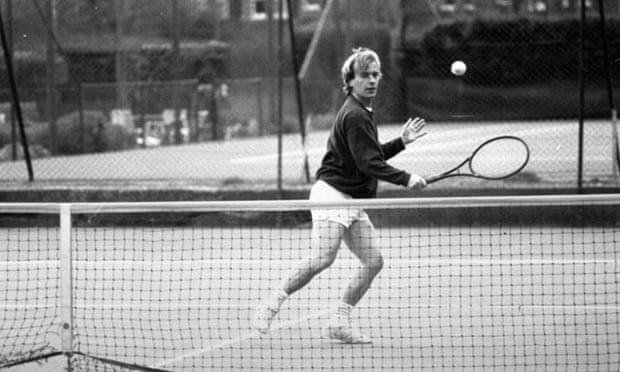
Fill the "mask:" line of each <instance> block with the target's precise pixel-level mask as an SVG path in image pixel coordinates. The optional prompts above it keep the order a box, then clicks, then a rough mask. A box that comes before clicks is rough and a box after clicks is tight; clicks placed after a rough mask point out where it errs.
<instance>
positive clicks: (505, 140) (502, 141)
mask: <svg viewBox="0 0 620 372" xmlns="http://www.w3.org/2000/svg"><path fill="white" fill-rule="evenodd" d="M529 160H530V149H529V147H528V146H527V143H525V141H523V140H522V139H521V138H519V137H515V136H499V137H495V138H491V139H489V140H487V141H485V142H483V143H482V144H480V146H478V147H477V148H476V149H475V150H474V151H473V152H472V153H471V155H470V156H468V157H467V158H466V159H465V160H463V161H462V162H461V163H460V164H459V165H457V166H456V167H454V168H452V169H450V170H448V171H446V172H443V173H440V174H438V175H435V176H429V177H426V178H425V180H426V183H427V184H430V183H433V182H437V181H439V180H443V179H446V178H450V177H474V178H480V179H484V180H502V179H505V178H508V177H511V176H514V175H515V174H517V173H519V172H520V171H521V170H522V169H523V168H525V166H526V165H527V162H528V161H529Z"/></svg>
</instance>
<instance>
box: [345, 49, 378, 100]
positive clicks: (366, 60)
mask: <svg viewBox="0 0 620 372" xmlns="http://www.w3.org/2000/svg"><path fill="white" fill-rule="evenodd" d="M373 62H376V63H377V64H378V65H379V67H381V60H380V59H379V56H378V55H377V53H376V52H375V51H374V50H372V49H369V48H362V47H359V48H355V49H353V53H352V54H351V55H350V56H349V58H347V60H346V61H344V63H343V64H342V69H341V75H342V83H343V84H344V86H343V87H342V90H343V91H344V93H345V94H346V95H347V96H348V95H349V94H351V90H352V88H351V86H349V82H350V81H351V80H353V78H355V72H356V71H357V72H361V71H365V70H366V69H368V66H369V65H370V64H371V63H373Z"/></svg>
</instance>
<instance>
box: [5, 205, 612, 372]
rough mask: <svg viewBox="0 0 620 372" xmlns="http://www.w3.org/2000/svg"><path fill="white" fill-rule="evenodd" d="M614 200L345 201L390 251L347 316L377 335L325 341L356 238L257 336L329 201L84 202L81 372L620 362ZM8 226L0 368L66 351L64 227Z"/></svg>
mask: <svg viewBox="0 0 620 372" xmlns="http://www.w3.org/2000/svg"><path fill="white" fill-rule="evenodd" d="M558 200H559V201H558ZM356 203H357V204H356ZM619 203H620V199H619V198H617V197H615V196H601V197H599V196H581V197H559V198H555V197H554V196H546V197H544V198H543V197H537V198H523V197H512V198H445V199H444V198H438V199H435V198H425V199H392V200H389V199H385V200H374V201H354V202H350V203H347V204H343V205H339V206H338V207H339V208H341V209H342V208H364V209H365V210H366V212H367V213H368V215H369V216H370V219H371V220H372V222H373V224H374V226H375V233H376V237H377V243H378V245H379V247H380V249H381V252H382V256H383V261H384V265H383V269H382V270H381V272H380V273H379V275H378V276H377V278H376V279H375V280H374V282H373V283H372V286H371V287H370V290H369V291H368V292H367V294H366V296H364V297H363V299H362V300H361V301H360V302H359V304H358V305H357V306H356V307H355V308H354V310H353V312H352V315H351V320H352V324H353V326H354V327H355V328H356V329H359V330H360V332H362V333H364V334H365V335H367V336H369V337H371V338H372V340H373V343H372V344H371V345H347V344H342V343H338V342H334V341H331V340H327V339H325V338H323V337H322V336H321V333H322V332H321V329H322V327H323V326H324V325H325V323H326V321H327V320H328V319H329V317H330V316H331V313H332V310H333V308H334V306H335V305H336V304H337V303H338V301H339V298H340V295H341V293H342V290H343V288H345V287H346V285H347V284H348V282H349V279H350V278H351V276H352V273H353V272H354V270H356V269H357V268H359V266H360V262H359V260H358V259H357V258H356V257H355V255H354V254H352V253H351V252H350V251H349V249H347V248H348V246H347V244H349V245H352V246H354V245H355V244H356V243H358V241H356V240H355V239H356V238H354V236H355V235H351V236H350V237H349V240H348V242H347V244H343V245H342V247H341V249H340V250H339V252H338V257H337V258H336V260H335V261H334V262H333V264H332V265H331V266H330V267H329V268H327V269H326V270H325V271H323V272H321V273H320V275H318V276H316V277H315V278H314V279H313V280H312V281H311V282H310V283H309V284H308V285H307V286H305V287H304V288H302V289H301V290H299V291H298V292H296V293H295V294H293V295H292V296H290V298H289V299H288V300H287V301H286V302H284V304H283V305H282V307H281V309H280V312H279V314H278V315H277V317H276V319H275V320H274V322H273V324H272V327H271V331H270V333H269V334H267V335H261V334H260V333H258V332H257V331H256V330H254V329H253V328H252V325H251V318H252V314H253V312H254V309H255V308H256V307H257V306H258V305H259V304H260V303H261V302H262V301H263V300H264V299H265V298H266V297H268V296H269V295H270V293H271V292H272V291H273V290H274V288H277V287H278V285H279V283H281V280H282V279H283V278H284V277H286V276H287V275H289V274H290V273H291V269H292V268H295V267H296V266H297V265H298V264H299V263H300V262H302V260H303V259H304V258H305V257H307V256H308V255H309V254H310V253H311V252H312V245H313V244H312V233H311V229H312V223H311V217H310V212H309V208H310V207H312V206H314V207H317V204H312V203H310V202H305V201H286V202H284V201H282V202H277V201H271V202H247V203H246V202H243V203H241V202H240V203H235V202H233V203H226V202H224V203H186V204H184V203H180V204H168V203H159V204H158V203H156V204H149V203H137V204H131V205H125V204H122V205H118V204H116V205H115V204H98V205H74V206H72V207H71V209H72V211H73V213H74V214H73V219H72V222H73V223H72V228H71V239H70V242H71V244H70V246H71V253H72V254H71V256H72V262H71V266H72V282H71V283H72V289H71V290H72V324H73V329H72V330H70V331H71V335H72V343H71V350H70V352H69V353H68V355H70V356H71V358H70V364H71V367H72V369H74V370H89V371H92V370H97V371H99V370H101V371H108V370H135V369H138V370H139V369H143V370H171V371H204V370H253V371H260V370H265V371H266V370H269V371H272V370H316V371H330V370H339V371H340V370H350V371H353V370H356V371H357V370H363V369H364V370H385V371H387V370H408V371H409V370H416V369H420V370H487V369H488V370H496V369H500V370H523V369H529V368H532V369H536V370H618V368H619V367H620V357H619V353H618V350H619V348H620V332H619V331H618V330H619V329H620V327H619V326H620V324H619V320H618V319H620V318H619V316H620V303H619V291H618V277H619V272H618V267H619V265H618V263H619V258H618V248H617V247H618V240H619V239H620V224H619V218H618V217H619V216H618V214H619V212H618V204H619ZM332 207H334V205H326V204H325V203H323V204H321V208H332ZM4 213H5V216H7V215H8V214H7V213H6V212H4ZM14 220H15V219H9V221H10V222H11V223H10V224H9V223H5V227H3V228H2V230H1V234H2V242H3V243H2V244H3V249H2V255H3V256H2V263H1V264H2V266H0V268H1V271H0V275H2V279H3V280H0V285H1V286H2V288H1V290H0V293H2V295H3V301H2V307H1V308H0V320H1V322H2V325H3V326H2V328H1V331H0V332H2V336H3V337H0V340H2V341H1V342H0V366H6V365H9V364H12V363H15V362H17V361H25V360H28V359H33V358H35V357H36V356H40V355H44V354H45V353H48V352H54V351H58V350H60V348H61V346H60V338H61V336H62V334H63V332H65V331H63V330H62V329H61V324H63V322H64V320H63V319H60V318H61V316H62V315H60V314H61V313H62V312H61V311H60V310H59V309H58V308H59V307H60V306H62V305H61V304H62V303H64V302H63V301H61V299H60V298H59V297H60V294H61V293H62V291H60V290H59V288H58V287H59V283H58V282H59V281H60V280H59V273H58V271H59V267H61V265H60V262H59V261H61V259H62V257H63V255H62V254H61V253H59V250H62V249H63V248H62V247H60V246H59V244H58V240H59V229H58V220H57V219H56V216H54V215H52V216H51V217H50V218H41V217H39V218H36V219H32V220H28V221H27V223H28V224H29V226H28V227H26V228H23V227H16V226H12V225H13V223H14ZM41 220H44V223H43V224H41ZM3 221H7V219H3ZM35 225H37V226H39V225H40V226H41V227H38V228H34V227H33V226H35ZM324 232H325V231H324ZM320 237H321V239H323V238H325V235H320ZM319 240H320V239H319Z"/></svg>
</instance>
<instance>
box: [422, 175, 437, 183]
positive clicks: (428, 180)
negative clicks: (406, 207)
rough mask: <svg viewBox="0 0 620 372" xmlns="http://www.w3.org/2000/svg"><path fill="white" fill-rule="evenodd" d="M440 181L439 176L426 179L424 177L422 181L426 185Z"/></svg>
mask: <svg viewBox="0 0 620 372" xmlns="http://www.w3.org/2000/svg"><path fill="white" fill-rule="evenodd" d="M440 179H441V176H428V177H424V180H425V181H426V184H427V185H428V184H431V183H433V182H436V181H439V180H440Z"/></svg>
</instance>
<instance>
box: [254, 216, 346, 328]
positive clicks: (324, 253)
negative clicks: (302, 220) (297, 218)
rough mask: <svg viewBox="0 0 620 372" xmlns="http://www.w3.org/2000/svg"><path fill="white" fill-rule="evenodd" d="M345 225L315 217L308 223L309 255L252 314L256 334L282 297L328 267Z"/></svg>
mask: <svg viewBox="0 0 620 372" xmlns="http://www.w3.org/2000/svg"><path fill="white" fill-rule="evenodd" d="M344 231H345V227H344V226H342V225H341V224H339V223H337V222H331V221H327V220H317V221H315V222H314V224H313V225H312V237H311V245H312V254H311V255H310V257H308V258H307V259H305V260H304V261H302V263H301V265H299V267H298V268H297V269H295V270H294V271H293V272H292V274H291V275H289V276H288V277H286V278H285V279H284V280H283V282H282V285H281V286H280V288H278V289H277V290H275V291H274V292H273V293H272V294H271V296H270V297H269V298H268V299H267V301H266V302H265V303H264V304H263V305H262V306H261V307H260V308H259V309H258V310H257V311H256V313H255V314H254V321H253V327H254V328H256V329H257V330H258V331H259V332H260V333H263V334H265V333H267V332H268V331H269V328H270V326H271V322H272V320H273V319H274V318H275V316H276V314H277V313H278V311H279V310H280V306H281V305H282V303H283V302H284V301H285V300H286V298H287V297H288V296H289V295H291V294H293V293H294V292H296V291H298V290H299V289H301V288H303V287H304V286H305V285H306V284H308V282H310V280H312V278H314V277H315V276H316V275H317V274H318V273H320V272H321V271H323V270H325V269H326V268H327V267H329V266H330V265H331V264H332V262H334V260H335V259H336V256H337V255H338V249H340V244H341V242H342V236H343V234H344Z"/></svg>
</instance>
